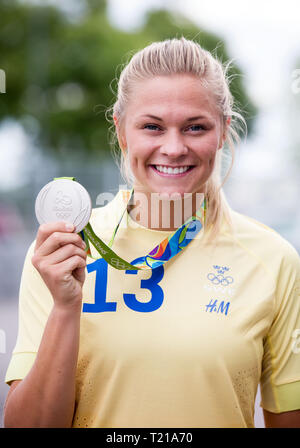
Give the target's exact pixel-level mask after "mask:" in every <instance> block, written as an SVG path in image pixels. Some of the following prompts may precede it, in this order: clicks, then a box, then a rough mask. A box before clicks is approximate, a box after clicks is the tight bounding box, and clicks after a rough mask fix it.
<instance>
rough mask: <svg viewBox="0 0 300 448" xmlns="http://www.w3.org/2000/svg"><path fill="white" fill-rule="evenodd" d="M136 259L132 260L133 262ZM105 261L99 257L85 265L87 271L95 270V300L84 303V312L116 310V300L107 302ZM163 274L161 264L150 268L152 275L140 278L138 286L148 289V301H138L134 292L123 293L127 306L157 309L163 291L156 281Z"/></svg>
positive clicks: (143, 309) (137, 308)
mask: <svg viewBox="0 0 300 448" xmlns="http://www.w3.org/2000/svg"><path fill="white" fill-rule="evenodd" d="M135 261H136V260H134V261H132V262H131V263H134V262H135ZM107 267H108V265H107V262H106V261H105V260H104V259H103V258H99V260H96V261H95V262H94V263H90V264H88V265H87V271H88V272H93V271H96V284H95V302H94V303H84V304H83V309H82V311H83V312H84V313H102V312H105V311H116V309H117V303H116V302H107V301H106V293H107ZM137 272H138V271H137V270H136V271H130V270H128V271H125V274H137ZM163 276H164V268H163V266H159V267H158V268H155V269H153V270H152V275H151V277H150V278H148V279H142V280H141V285H140V287H141V288H142V289H148V290H149V291H150V292H151V300H150V301H149V302H140V301H139V300H138V299H137V297H136V295H135V294H128V293H124V294H123V299H124V302H125V304H126V306H128V308H130V309H132V310H133V311H139V312H142V313H149V312H150V311H155V310H157V309H158V308H159V307H160V306H161V305H162V303H163V300H164V292H163V290H162V288H161V287H160V286H159V285H158V283H159V282H160V281H161V280H162V278H163Z"/></svg>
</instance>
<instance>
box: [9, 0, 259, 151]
mask: <svg viewBox="0 0 300 448" xmlns="http://www.w3.org/2000/svg"><path fill="white" fill-rule="evenodd" d="M85 6H86V7H85V9H84V12H83V13H82V16H81V17H80V19H77V20H70V18H69V17H68V15H67V14H65V13H63V12H62V11H61V10H59V9H57V8H55V7H50V6H45V5H41V6H36V5H33V4H30V3H26V2H24V1H23V2H21V3H19V2H18V1H16V0H0V11H1V12H0V68H1V69H3V70H4V71H5V73H6V92H7V93H6V94H5V95H1V96H0V120H3V119H6V118H12V119H16V120H18V121H20V122H21V123H22V125H23V126H24V128H25V130H26V132H27V133H28V134H29V135H30V136H31V137H32V138H33V140H34V142H35V143H36V144H37V145H38V146H39V147H40V148H41V149H42V150H43V151H45V152H48V153H49V154H56V155H57V156H59V155H60V156H63V155H65V154H70V153H71V152H73V153H74V151H89V153H90V154H97V153H99V154H100V153H103V151H106V150H107V149H108V148H109V144H108V128H109V123H108V122H107V120H106V118H105V111H106V109H107V107H109V106H110V105H111V104H112V103H113V100H114V95H113V92H112V89H113V90H116V86H117V84H116V76H117V75H118V74H119V73H120V69H121V66H122V64H124V63H125V62H126V61H127V60H128V57H129V56H130V55H131V54H133V53H134V52H135V51H136V50H138V49H140V48H142V47H144V46H145V45H147V44H149V43H150V42H153V41H156V40H162V39H166V38H172V37H181V36H182V35H183V36H185V37H187V38H193V39H194V40H196V41H198V42H199V43H200V44H201V45H202V46H203V47H204V48H206V49H208V50H210V51H213V50H215V53H214V54H216V55H217V56H218V57H219V58H220V59H221V60H222V61H227V60H228V59H229V55H228V54H227V51H226V48H225V45H224V42H222V39H220V38H218V37H217V36H215V35H213V34H211V33H209V32H207V31H205V30H200V29H199V27H197V26H196V25H195V24H193V23H192V22H191V21H189V20H187V19H185V18H184V17H182V16H179V15H178V14H173V13H172V14H171V12H169V11H165V10H155V11H151V12H149V13H148V14H147V16H146V20H145V24H144V25H143V27H142V29H139V30H137V31H134V32H124V31H121V30H119V29H117V28H115V27H114V26H113V25H112V24H111V23H110V22H109V20H108V18H107V12H106V1H105V0H97V1H96V0H85ZM230 73H231V74H235V75H236V76H235V77H234V79H233V81H232V83H231V91H232V93H233V95H234V97H235V99H236V101H237V104H238V105H239V107H240V108H241V109H242V112H243V114H244V116H245V118H246V121H247V125H248V132H249V133H250V132H251V129H252V123H253V120H254V118H255V114H256V110H255V107H254V105H253V104H252V103H251V101H250V99H249V97H248V96H247V92H246V90H245V88H244V86H243V81H242V77H241V75H242V73H241V71H240V70H239V68H238V67H236V66H233V69H232V70H231V72H230Z"/></svg>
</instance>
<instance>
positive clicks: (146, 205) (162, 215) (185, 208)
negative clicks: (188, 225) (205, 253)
mask: <svg viewBox="0 0 300 448" xmlns="http://www.w3.org/2000/svg"><path fill="white" fill-rule="evenodd" d="M203 200H204V194H203V193H202V192H196V193H184V195H183V196H181V195H180V194H179V193H177V194H175V193H173V194H172V195H171V196H169V195H167V194H163V193H149V192H145V191H142V190H137V189H136V188H134V194H133V197H132V198H131V201H130V202H129V203H128V206H127V210H128V213H129V214H130V217H131V218H132V219H133V220H134V221H135V222H137V223H138V224H140V225H142V226H143V227H146V228H148V229H152V230H164V231H175V230H176V229H177V228H178V227H180V226H182V225H183V224H184V223H185V221H186V220H187V219H188V218H190V217H191V216H195V214H196V211H197V210H198V209H199V208H200V207H201V204H202V202H203Z"/></svg>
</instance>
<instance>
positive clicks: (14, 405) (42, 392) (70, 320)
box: [4, 304, 81, 427]
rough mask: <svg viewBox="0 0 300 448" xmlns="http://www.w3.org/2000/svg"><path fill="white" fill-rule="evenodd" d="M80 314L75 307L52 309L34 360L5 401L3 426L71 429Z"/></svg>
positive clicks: (78, 308) (77, 307)
mask: <svg viewBox="0 0 300 448" xmlns="http://www.w3.org/2000/svg"><path fill="white" fill-rule="evenodd" d="M80 311H81V307H80V306H79V305H78V304H77V305H76V306H72V307H65V308H63V307H60V308H59V307H57V306H54V307H53V309H52V311H51V313H50V315H49V318H48V321H47V324H46V327H45V330H44V334H43V337H42V340H41V344H40V347H39V350H38V353H37V357H36V360H35V362H34V364H33V366H32V368H31V370H30V372H29V373H28V375H27V376H26V377H25V378H24V380H23V381H22V382H21V383H20V384H19V385H18V386H17V387H16V389H15V390H13V391H12V394H11V395H10V397H9V399H8V402H7V405H6V407H5V417H4V424H5V426H6V427H71V425H72V419H73V414H74V406H75V376H76V366H77V358H78V349H79V333H80Z"/></svg>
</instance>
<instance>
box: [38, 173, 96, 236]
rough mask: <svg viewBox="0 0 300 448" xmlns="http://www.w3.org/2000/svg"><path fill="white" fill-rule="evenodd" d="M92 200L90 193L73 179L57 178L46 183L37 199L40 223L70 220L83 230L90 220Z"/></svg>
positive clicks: (77, 229)
mask: <svg viewBox="0 0 300 448" xmlns="http://www.w3.org/2000/svg"><path fill="white" fill-rule="evenodd" d="M91 213H92V201H91V198H90V195H89V193H88V192H87V191H86V189H85V188H84V187H83V186H82V185H80V184H79V183H78V182H76V181H74V180H71V179H56V180H53V181H52V182H49V183H48V184H47V185H45V186H44V187H43V188H42V189H41V191H40V192H39V194H38V195H37V198H36V201H35V214H36V217H37V220H38V222H39V223H40V224H45V223H49V222H55V221H66V222H70V223H72V224H73V225H74V226H75V231H76V232H77V233H78V232H81V230H82V229H84V227H85V226H86V225H87V223H88V222H89V219H90V216H91Z"/></svg>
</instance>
